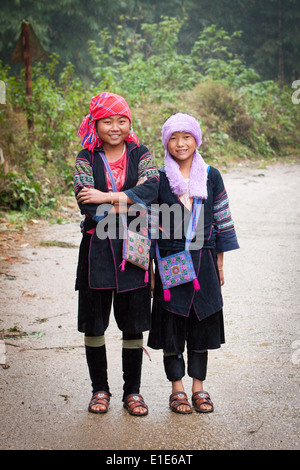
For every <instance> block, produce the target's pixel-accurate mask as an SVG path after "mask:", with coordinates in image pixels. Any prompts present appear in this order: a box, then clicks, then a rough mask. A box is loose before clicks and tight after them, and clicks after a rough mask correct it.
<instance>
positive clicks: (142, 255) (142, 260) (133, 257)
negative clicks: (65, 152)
mask: <svg viewBox="0 0 300 470" xmlns="http://www.w3.org/2000/svg"><path fill="white" fill-rule="evenodd" d="M99 154H100V156H101V158H102V160H103V163H104V165H105V168H106V170H107V173H108V175H109V177H110V180H111V185H112V189H113V191H114V192H117V191H118V190H117V185H116V182H115V178H114V176H113V173H112V171H111V168H110V166H109V163H108V161H107V158H106V155H105V154H104V153H103V152H99ZM120 217H121V219H122V223H123V226H124V241H123V253H122V258H123V260H122V263H121V271H124V270H125V264H126V261H128V262H129V263H132V264H134V265H136V266H138V267H139V268H142V269H144V270H145V271H146V272H145V282H148V268H149V263H150V246H151V242H150V240H149V238H147V237H146V236H143V235H142V234H140V233H137V232H133V231H132V230H129V229H128V227H127V223H126V216H125V214H120Z"/></svg>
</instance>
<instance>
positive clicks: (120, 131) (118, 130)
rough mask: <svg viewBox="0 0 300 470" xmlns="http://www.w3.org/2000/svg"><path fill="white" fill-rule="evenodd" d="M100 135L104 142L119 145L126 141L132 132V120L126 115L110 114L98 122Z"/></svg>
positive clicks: (97, 127) (97, 126)
mask: <svg viewBox="0 0 300 470" xmlns="http://www.w3.org/2000/svg"><path fill="white" fill-rule="evenodd" d="M96 129H97V132H98V135H99V137H100V139H101V140H102V142H103V143H104V144H108V145H111V146H113V147H114V146H117V145H120V144H122V143H123V142H124V140H125V139H126V138H127V137H128V134H129V132H130V121H129V119H128V118H127V117H125V116H119V115H114V116H109V117H107V118H103V119H99V121H97V123H96Z"/></svg>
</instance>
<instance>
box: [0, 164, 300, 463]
mask: <svg viewBox="0 0 300 470" xmlns="http://www.w3.org/2000/svg"><path fill="white" fill-rule="evenodd" d="M299 170H300V166H299V165H298V166H297V165H281V164H278V165H274V166H270V167H267V168H264V169H257V168H246V169H243V168H236V169H230V170H228V171H227V172H223V176H224V180H225V184H226V186H227V190H228V193H229V197H230V201H231V209H232V213H233V216H234V220H235V224H236V229H237V234H238V238H239V242H240V246H241V249H240V250H238V251H235V252H232V253H228V254H226V255H225V285H224V287H223V297H224V303H225V307H224V314H225V327H226V344H225V345H224V347H222V348H221V350H218V351H213V352H211V353H210V355H209V369H208V377H207V381H206V384H205V386H206V389H207V390H209V392H210V394H211V397H212V399H213V401H214V404H215V412H214V413H212V414H208V415H201V414H198V413H195V412H194V413H193V414H192V415H187V416H181V415H176V414H174V413H172V412H171V411H170V410H169V408H168V396H169V393H170V387H169V384H168V382H167V381H166V379H165V376H164V372H163V367H162V356H161V352H159V351H152V350H150V349H149V348H147V350H148V352H149V354H150V356H151V361H150V360H149V358H148V357H147V356H146V355H145V356H144V369H143V380H142V390H141V392H142V394H143V396H144V398H145V400H146V402H147V403H148V406H149V415H148V416H147V417H144V418H135V417H131V416H129V415H128V413H127V412H126V411H125V410H123V408H122V402H121V394H122V372H121V341H120V338H121V334H120V332H119V331H118V330H117V328H116V325H115V321H114V319H113V316H112V317H111V324H110V326H109V329H108V332H107V349H108V361H109V380H110V384H111V391H112V394H113V396H112V399H111V405H110V410H109V412H108V413H107V414H106V415H93V414H90V413H88V412H87V406H88V401H89V399H90V383H89V378H88V371H87V366H86V362H85V355H84V348H83V338H82V335H81V334H80V333H78V332H77V324H76V322H77V319H76V316H77V312H76V311H77V295H76V292H75V291H74V279H75V270H76V263H77V253H78V245H79V243H80V238H81V234H80V230H79V225H78V221H77V220H76V221H74V219H72V218H71V219H70V223H69V224H63V225H52V226H48V225H47V226H46V225H43V226H42V227H41V226H40V224H39V223H36V224H35V223H33V224H32V226H33V228H34V232H33V231H32V230H29V231H28V232H25V233H24V234H23V235H22V237H23V239H22V240H20V238H19V239H18V243H17V241H16V240H15V239H14V234H13V233H12V232H9V231H6V230H2V232H1V234H2V239H3V243H8V245H7V246H9V247H10V248H9V252H6V253H5V254H4V255H3V256H2V258H1V262H0V263H1V264H0V272H1V274H0V279H1V284H0V290H1V306H0V307H1V315H0V331H3V332H4V333H5V339H3V337H4V334H3V335H2V341H0V346H1V347H0V359H1V361H0V362H2V363H5V365H4V366H2V367H0V415H1V421H0V449H7V450H9V449H19V450H22V449H33V450H41V449H51V450H62V449H65V450H78V449H82V450H90V449H105V450H114V451H116V455H117V451H118V450H119V451H121V450H130V451H133V450H151V451H157V452H158V451H160V450H172V449H173V450H178V451H187V450H189V451H191V453H192V452H193V451H196V450H208V449H209V450H221V449H224V450H230V449H231V450H243V449H245V450H246V449H253V450H254V449H265V450H271V449H274V450H279V449H291V450H296V449H299V448H300V442H299V404H300V398H299V367H300V366H299V364H300V332H299V277H300V276H299V272H300V257H299V235H300V226H299V220H300V218H299V216H300V214H299V204H298V199H299V198H298V193H299V187H300V178H299V174H300V173H299ZM41 240H44V241H49V240H51V241H52V242H53V241H60V242H67V243H68V244H69V245H68V246H67V247H63V246H51V243H50V246H41V245H40V244H39V242H40V241H41ZM52 244H54V245H55V244H56V245H57V243H52ZM72 245H74V247H72ZM13 330H14V331H13ZM185 386H186V390H188V391H189V390H190V386H191V381H190V379H189V378H188V377H186V379H185ZM189 394H190V393H189Z"/></svg>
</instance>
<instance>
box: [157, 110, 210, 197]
mask: <svg viewBox="0 0 300 470" xmlns="http://www.w3.org/2000/svg"><path fill="white" fill-rule="evenodd" d="M174 132H188V133H189V134H192V136H193V137H194V139H195V141H196V145H197V147H199V146H200V145H201V142H202V136H201V129H200V125H199V123H198V121H197V120H196V119H195V118H194V117H193V116H190V115H189V114H185V113H176V114H173V115H172V116H170V117H169V119H167V121H166V122H165V123H164V125H163V128H162V141H163V144H164V147H165V170H166V175H167V178H168V180H169V183H170V186H171V189H172V191H173V192H174V193H175V194H176V195H177V196H181V195H182V194H184V193H186V192H187V191H188V189H189V195H190V197H195V198H199V199H206V198H207V187H206V183H207V164H206V163H205V162H204V160H203V158H202V157H201V155H200V154H199V152H198V150H197V148H196V150H195V153H194V157H193V161H192V166H191V171H190V181H189V188H188V185H187V183H186V182H185V180H184V178H183V176H182V174H181V171H180V168H179V165H178V163H177V162H176V161H175V160H174V158H173V157H172V155H171V154H170V153H169V151H168V142H169V140H170V137H171V135H172V134H173V133H174Z"/></svg>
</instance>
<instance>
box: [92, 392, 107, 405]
mask: <svg viewBox="0 0 300 470" xmlns="http://www.w3.org/2000/svg"><path fill="white" fill-rule="evenodd" d="M109 400H110V396H109V393H108V392H96V393H94V395H93V396H92V399H91V401H90V406H94V405H104V406H108V403H109Z"/></svg>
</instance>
